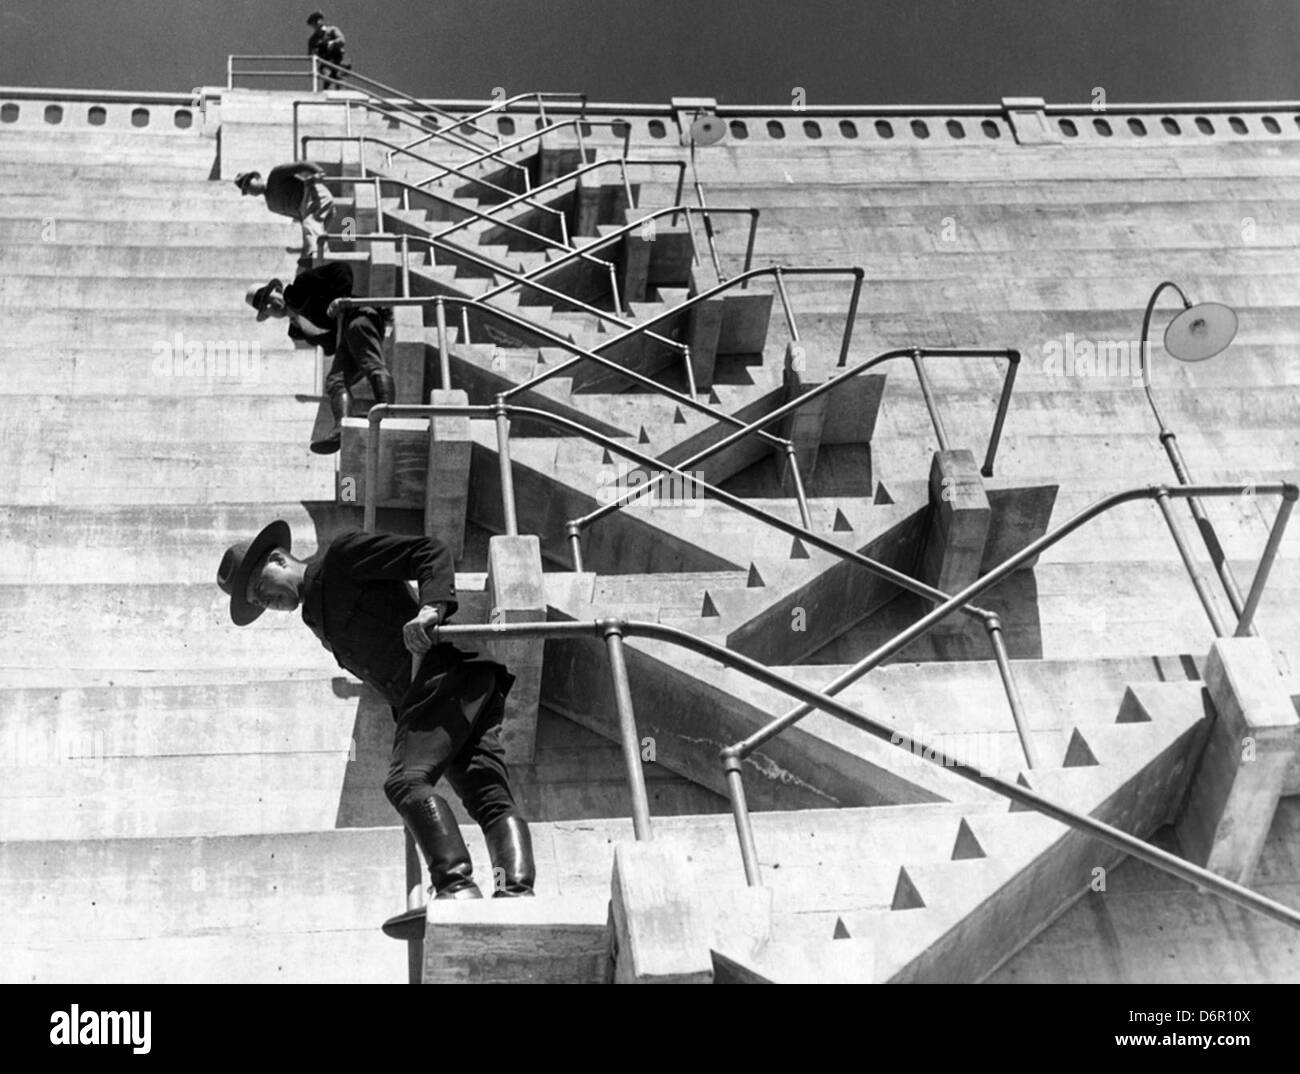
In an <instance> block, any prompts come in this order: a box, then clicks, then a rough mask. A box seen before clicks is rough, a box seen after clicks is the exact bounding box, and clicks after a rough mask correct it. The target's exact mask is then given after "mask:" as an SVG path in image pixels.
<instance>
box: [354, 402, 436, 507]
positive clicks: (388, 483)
mask: <svg viewBox="0 0 1300 1074" xmlns="http://www.w3.org/2000/svg"><path fill="white" fill-rule="evenodd" d="M369 439H370V423H369V422H368V421H367V420H366V419H365V418H344V419H343V438H342V444H341V449H340V454H341V456H342V457H341V458H340V460H339V500H340V501H341V502H343V503H352V504H364V503H365V502H366V501H365V497H366V462H365V459H366V444H367V443H368V442H369ZM428 466H429V421H428V419H427V418H387V419H385V420H384V421H383V422H381V423H380V430H379V490H378V496H379V499H378V505H379V506H380V507H404V508H419V507H424V506H425V485H426V481H425V475H426V474H427V472H428Z"/></svg>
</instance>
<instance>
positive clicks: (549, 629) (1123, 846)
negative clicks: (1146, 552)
mask: <svg viewBox="0 0 1300 1074" xmlns="http://www.w3.org/2000/svg"><path fill="white" fill-rule="evenodd" d="M1290 487H1291V488H1292V489H1294V486H1290ZM954 599H956V598H954ZM611 634H613V635H615V636H617V637H618V638H619V639H620V641H621V639H622V638H626V637H641V638H647V639H650V640H652V641H659V642H665V643H667V644H670V645H676V646H678V647H680V648H683V649H687V650H689V651H691V652H694V653H697V654H699V655H700V656H703V657H705V658H706V659H709V660H714V661H717V662H718V663H719V664H722V665H723V666H725V667H728V668H731V669H732V670H734V671H739V672H740V673H742V674H744V675H747V676H748V677H750V678H751V679H754V680H755V681H756V682H759V683H761V684H763V685H764V686H768V687H770V688H772V689H774V690H779V691H781V692H782V693H784V694H788V695H790V696H791V697H794V698H796V699H798V700H799V701H800V702H802V704H803V705H804V706H806V707H807V708H808V709H809V711H812V710H820V711H824V712H828V713H830V714H831V715H832V716H836V717H838V718H839V719H841V720H843V721H844V722H846V723H849V724H851V725H852V726H854V727H857V728H859V729H861V730H863V731H865V732H867V733H868V734H871V735H873V736H874V737H876V738H878V739H880V740H882V741H884V742H887V743H889V744H890V745H891V746H893V747H894V748H896V749H906V750H908V752H909V753H912V754H913V755H919V756H921V757H922V758H924V759H925V760H927V761H929V762H930V763H932V764H935V765H938V766H939V767H942V768H945V769H947V770H948V771H951V772H953V773H955V774H956V775H958V776H960V777H961V778H963V779H966V780H968V781H970V782H972V783H975V784H978V785H979V786H982V787H984V788H986V789H988V790H991V791H993V792H994V793H996V794H998V795H1000V796H1002V797H1004V798H1007V799H1009V800H1011V801H1012V802H1015V803H1017V804H1019V805H1022V806H1025V807H1026V808H1028V809H1031V810H1033V811H1035V812H1037V813H1041V814H1043V815H1044V816H1047V817H1051V818H1052V819H1053V820H1057V821H1060V822H1061V823H1062V824H1065V825H1066V826H1068V827H1070V828H1072V829H1074V830H1075V831H1080V832H1083V833H1084V834H1086V835H1090V836H1093V837H1095V838H1097V839H1099V840H1101V841H1102V842H1104V843H1106V844H1107V845H1109V846H1112V847H1114V848H1116V849H1118V850H1120V851H1122V852H1124V853H1125V854H1129V855H1131V856H1133V857H1135V858H1137V859H1139V860H1141V861H1145V862H1146V863H1147V864H1149V865H1151V866H1153V867H1154V868H1156V869H1159V870H1161V871H1162V872H1166V873H1169V874H1171V875H1173V876H1176V877H1178V878H1179V879H1181V880H1185V881H1187V882H1188V883H1191V884H1194V885H1196V886H1198V887H1201V888H1204V889H1206V890H1208V891H1210V892H1212V893H1213V894H1215V895H1218V896H1220V897H1221V898H1225V899H1228V900H1229V901H1231V902H1234V903H1236V904H1237V905H1239V906H1243V907H1245V908H1246V909H1249V910H1253V911H1255V912H1257V913H1261V914H1263V915H1265V916H1266V917H1269V918H1272V919H1273V920H1275V921H1280V922H1282V923H1283V924H1286V925H1289V926H1291V927H1292V928H1296V929H1300V910H1296V909H1293V908H1292V907H1290V906H1286V905H1283V904H1282V903H1280V902H1276V901H1275V900H1273V899H1270V898H1268V897H1267V896H1265V895H1261V894H1259V893H1258V892H1255V891H1251V890H1250V889H1249V888H1247V887H1244V886H1242V885H1240V884H1237V883H1234V882H1233V881H1231V880H1227V879H1225V878H1224V877H1221V876H1218V875H1217V874H1215V873H1212V872H1210V871H1209V870H1208V869H1204V868H1202V867H1200V866H1198V865H1193V864H1192V863H1191V862H1187V861H1184V860H1183V859H1182V858H1179V857H1177V856H1176V855H1174V854H1170V853H1169V852H1167V851H1164V850H1161V849H1159V848H1158V847H1155V846H1152V845H1151V844H1150V843H1147V842H1145V841H1144V840H1142V839H1139V838H1138V837H1137V836H1134V835H1131V834H1129V833H1128V832H1125V831H1123V830H1122V829H1120V828H1116V827H1114V826H1113V825H1110V824H1107V823H1105V822H1104V821H1100V820H1097V819H1096V818H1095V817H1090V816H1088V815H1087V814H1084V813H1079V812H1077V811H1075V810H1073V809H1070V808H1068V807H1066V806H1063V805H1059V804H1058V803H1056V802H1053V801H1052V800H1051V799H1048V798H1046V797H1044V796H1043V795H1041V794H1038V793H1037V792H1036V791H1032V790H1030V789H1029V788H1028V787H1023V786H1021V785H1020V784H1018V783H1012V782H1010V781H1009V780H1005V779H1002V778H1001V777H999V776H997V775H995V774H993V773H991V772H985V771H983V770H982V769H980V768H978V767H977V766H975V765H971V764H967V763H966V762H965V761H964V760H962V759H961V758H959V757H956V756H955V755H953V754H951V753H949V752H947V751H945V750H942V749H939V748H938V747H933V746H931V745H930V744H929V743H928V742H924V741H922V740H920V739H916V738H909V739H908V740H907V741H906V742H899V740H898V737H897V730H896V729H895V728H894V727H892V726H890V725H888V724H883V723H880V722H878V721H876V720H873V719H872V718H871V717H869V716H866V715H864V714H862V713H860V712H858V711H856V710H854V709H851V708H849V707H848V706H847V705H845V704H843V703H842V702H840V701H838V700H836V699H835V698H834V697H833V696H830V695H829V694H826V693H819V692H818V691H816V690H813V689H811V688H810V687H808V686H805V685H804V684H802V683H799V682H796V681H795V680H793V679H788V678H786V677H784V676H782V675H778V674H777V673H775V672H774V671H772V670H771V669H769V668H767V667H764V666H763V665H762V664H760V663H759V662H758V661H756V660H752V659H750V658H749V657H746V656H743V655H741V654H740V653H736V652H733V651H732V650H730V649H727V648H724V647H723V646H721V645H717V644H715V643H714V642H711V641H708V640H707V639H705V638H700V637H697V636H696V635H694V634H690V633H688V632H687V631H684V630H679V629H678V628H676V627H670V626H665V625H664V624H662V623H648V622H639V621H636V620H628V619H621V618H605V619H597V620H593V621H589V622H584V621H571V622H546V623H484V624H464V625H457V626H438V627H435V628H434V630H433V638H434V640H435V642H450V643H452V644H455V643H457V642H464V643H475V642H478V643H481V642H485V641H502V640H506V639H514V638H570V637H582V636H585V635H591V636H595V637H606V638H608V637H609V636H610V635H611ZM619 654H620V656H622V649H621V646H620V648H619ZM613 674H614V676H615V679H616V680H618V679H619V677H620V676H621V677H622V679H623V681H624V682H626V675H627V671H626V664H625V662H623V661H620V663H619V664H618V665H616V666H614V667H613ZM626 696H627V697H628V699H629V703H630V688H629V689H628V693H627V695H626ZM619 704H620V713H619V716H620V737H621V738H622V741H623V747H624V753H625V756H626V754H627V747H628V743H627V736H628V730H627V727H626V724H625V720H624V713H623V710H622V708H621V702H620V703H619ZM632 733H635V728H633V729H632ZM724 752H725V751H724ZM737 763H738V762H737ZM634 773H635V774H634ZM737 775H738V772H737V771H736V770H734V769H731V768H728V769H727V782H728V785H729V786H730V785H731V784H733V783H734V782H735V779H734V778H733V777H734V776H737ZM638 777H639V778H643V777H641V773H640V765H639V764H637V765H635V766H632V765H631V764H629V778H630V779H631V780H635V779H636V778H638ZM633 785H634V786H635V783H634V784H633ZM633 793H634V795H635V791H634V792H633ZM734 800H735V796H734V795H733V802H734ZM745 815H746V818H748V814H747V813H746V814H745ZM634 824H635V819H634ZM644 830H645V831H646V833H647V837H648V833H649V815H648V810H647V812H646V815H645V829H644ZM746 835H747V836H748V843H746ZM741 845H742V848H744V847H745V846H748V854H749V856H750V857H751V858H752V859H753V861H754V865H755V875H757V855H756V853H755V851H754V843H753V829H752V825H747V826H746V831H745V832H742V833H741ZM742 856H743V854H742Z"/></svg>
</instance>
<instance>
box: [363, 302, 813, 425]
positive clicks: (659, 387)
mask: <svg viewBox="0 0 1300 1074" xmlns="http://www.w3.org/2000/svg"><path fill="white" fill-rule="evenodd" d="M430 303H450V304H453V305H458V306H460V309H461V315H462V324H463V329H462V331H463V335H464V338H465V339H468V337H469V327H468V323H467V322H466V321H465V318H466V317H467V316H468V312H469V310H470V308H471V307H472V308H474V309H476V310H477V311H478V312H479V313H484V314H487V315H489V316H491V317H495V318H497V319H498V320H502V321H505V322H506V323H507V324H511V325H513V326H515V327H516V328H521V329H524V330H525V331H528V332H532V333H535V334H536V335H538V336H540V337H541V338H542V339H544V340H545V341H546V343H547V345H548V346H554V347H559V348H562V349H564V350H567V351H569V352H570V353H572V354H575V355H578V356H580V357H582V358H585V359H587V360H588V361H592V362H595V363H596V364H597V365H599V366H601V367H602V368H605V369H608V370H610V371H611V372H614V373H618V374H619V375H620V376H623V377H626V378H627V379H628V380H631V381H632V382H633V383H635V384H638V385H640V386H641V387H643V388H648V389H650V390H651V391H653V392H655V393H657V394H659V395H662V396H664V398H666V399H671V400H673V401H674V402H675V403H678V404H679V405H681V406H684V407H688V408H690V409H691V410H694V411H696V412H697V413H700V414H707V415H708V416H709V417H711V418H713V419H714V420H716V421H721V422H724V423H725V424H728V425H732V426H735V427H738V428H744V426H745V422H744V421H743V420H742V419H740V418H737V417H734V416H733V415H731V414H727V413H725V412H723V411H721V410H716V409H715V408H713V407H712V406H710V405H709V404H708V403H702V402H700V401H699V400H698V399H696V398H695V397H694V396H693V395H686V394H684V393H682V392H679V391H675V390H674V389H672V388H669V387H668V386H667V385H664V384H660V383H659V382H658V381H656V380H652V379H651V378H650V377H647V376H646V375H645V374H644V373H638V372H636V371H635V370H633V369H627V368H626V367H624V366H621V365H619V364H618V363H617V362H613V361H611V360H610V359H608V358H606V357H604V356H603V355H602V354H600V353H599V352H600V351H602V350H604V349H605V348H606V347H608V346H609V344H608V343H602V344H601V345H600V346H599V347H597V348H596V350H594V351H591V350H587V349H586V348H584V347H580V346H578V344H576V343H574V342H573V341H572V340H569V339H565V338H564V337H563V336H561V335H558V334H556V333H555V332H552V331H551V330H550V329H548V328H546V327H545V326H543V325H539V324H537V323H535V322H533V321H530V320H528V319H527V318H525V317H521V316H519V315H518V314H516V313H512V312H511V311H509V310H503V309H500V308H498V307H496V306H488V305H484V304H483V303H482V302H480V301H479V300H478V299H473V298H462V297H460V296H457V295H429V296H419V297H414V298H402V297H396V296H395V297H391V298H355V299H340V300H339V304H340V306H341V307H344V308H348V307H353V306H425V305H429V304H430ZM615 338H618V337H615ZM443 386H444V387H448V386H450V385H449V383H448V384H444V385H443ZM757 435H758V436H759V438H760V439H762V440H764V441H765V442H767V443H770V444H772V445H773V446H774V447H777V448H780V449H781V450H785V445H786V444H788V443H789V442H790V441H788V440H787V439H785V438H784V437H779V436H773V435H772V434H771V433H767V432H763V431H761V430H760V431H759V432H758V434H757Z"/></svg>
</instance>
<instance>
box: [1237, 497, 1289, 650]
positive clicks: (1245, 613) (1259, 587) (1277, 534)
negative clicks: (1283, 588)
mask: <svg viewBox="0 0 1300 1074" xmlns="http://www.w3.org/2000/svg"><path fill="white" fill-rule="evenodd" d="M1293 506H1295V505H1294V502H1293V501H1292V500H1291V498H1290V497H1289V496H1285V495H1284V496H1283V497H1282V502H1281V503H1279V504H1278V505H1277V515H1276V516H1275V517H1274V519H1273V528H1272V529H1270V530H1269V531H1268V541H1267V542H1266V543H1265V545H1264V551H1263V553H1262V554H1261V555H1260V557H1259V566H1258V567H1256V568H1255V579H1254V581H1252V582H1251V583H1250V592H1249V593H1248V594H1247V596H1246V604H1245V606H1244V607H1243V608H1242V609H1241V616H1240V618H1239V619H1238V620H1237V630H1236V636H1237V637H1239V638H1244V637H1248V636H1249V635H1250V634H1251V632H1252V627H1253V625H1254V619H1255V609H1256V608H1258V607H1259V600H1260V597H1262V596H1263V595H1264V586H1265V585H1266V584H1267V583H1268V575H1269V571H1271V570H1272V569H1273V561H1274V560H1275V559H1276V558H1277V550H1278V547H1279V546H1280V545H1281V544H1282V534H1283V532H1284V531H1285V530H1286V524H1287V520H1288V519H1289V518H1290V517H1291V508H1292V507H1293Z"/></svg>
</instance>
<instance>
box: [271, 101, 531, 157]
mask: <svg viewBox="0 0 1300 1074" xmlns="http://www.w3.org/2000/svg"><path fill="white" fill-rule="evenodd" d="M353 106H357V107H360V108H363V109H365V110H366V111H369V112H376V113H378V114H379V115H381V116H384V117H386V118H388V119H393V120H396V121H397V122H399V123H405V124H406V125H407V126H408V127H418V128H419V129H420V130H422V131H425V132H428V130H429V128H428V127H427V126H426V124H425V122H424V120H423V119H421V117H420V116H418V115H417V114H416V113H414V112H410V111H407V110H406V109H403V108H395V107H394V106H392V105H379V104H375V103H373V100H372V99H363V100H353V99H351V98H348V97H342V98H333V99H330V100H324V101H318V100H315V99H314V98H308V99H306V100H304V99H301V98H299V99H298V100H295V101H294V102H293V144H294V146H297V145H298V128H299V122H298V110H299V109H300V108H303V107H307V108H345V109H347V115H346V118H345V122H346V123H347V132H348V134H351V133H352V108H353ZM408 117H409V118H408ZM440 133H441V132H439V131H434V132H433V133H432V134H431V135H430V137H433V136H435V135H438V134H440ZM445 140H446V141H447V142H449V143H451V144H452V145H455V146H457V147H458V148H460V149H467V150H469V151H470V152H473V153H478V152H480V151H481V150H482V148H483V147H482V146H481V145H478V144H477V143H475V142H471V141H469V140H468V139H460V140H458V139H455V138H445ZM499 163H501V164H503V165H505V166H506V167H508V168H514V169H516V170H518V171H526V170H527V169H525V168H524V166H523V165H522V164H520V163H518V162H517V161H513V160H502V161H500V162H499Z"/></svg>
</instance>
